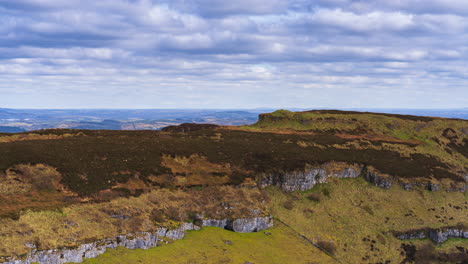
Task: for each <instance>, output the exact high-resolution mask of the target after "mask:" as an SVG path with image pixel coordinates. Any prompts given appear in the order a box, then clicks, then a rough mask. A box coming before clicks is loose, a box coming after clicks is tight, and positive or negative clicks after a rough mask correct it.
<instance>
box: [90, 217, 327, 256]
mask: <svg viewBox="0 0 468 264" xmlns="http://www.w3.org/2000/svg"><path fill="white" fill-rule="evenodd" d="M266 232H270V233H271V235H266V234H265V233H264V232H257V233H248V234H241V233H234V232H231V231H227V230H224V229H220V228H215V227H205V228H203V229H202V230H200V231H191V232H189V233H188V234H187V235H186V237H185V238H184V239H182V240H178V241H174V242H173V243H170V244H163V245H162V246H159V247H156V248H152V249H148V250H138V249H137V250H129V249H125V248H118V249H116V250H108V251H107V252H106V253H104V254H102V255H100V256H98V257H97V258H94V259H88V260H86V261H85V262H83V263H84V264H107V263H109V264H118V263H122V264H124V263H125V264H127V263H143V264H149V263H151V264H156V263H174V264H177V263H190V264H197V263H213V264H219V263H235V264H242V263H245V262H246V261H249V262H252V263H256V264H261V263H265V264H275V263H277V264H283V263H297V264H301V263H304V264H306V263H335V262H334V261H333V259H332V258H330V257H328V256H327V255H325V254H323V253H322V252H320V251H319V250H318V249H316V248H315V247H313V246H311V245H310V244H308V243H307V242H305V241H304V240H303V239H302V238H300V237H298V236H297V235H296V234H294V233H293V232H292V231H291V230H289V229H288V228H287V227H285V226H284V225H281V224H279V223H277V224H276V226H275V227H274V228H272V229H270V230H266ZM225 241H229V242H228V243H229V244H227V243H226V242H225ZM231 243H232V245H230V244H231Z"/></svg>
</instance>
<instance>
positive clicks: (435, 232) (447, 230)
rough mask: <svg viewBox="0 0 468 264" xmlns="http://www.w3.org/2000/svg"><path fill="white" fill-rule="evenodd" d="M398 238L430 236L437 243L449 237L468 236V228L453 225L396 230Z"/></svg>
mask: <svg viewBox="0 0 468 264" xmlns="http://www.w3.org/2000/svg"><path fill="white" fill-rule="evenodd" d="M395 236H396V237H397V238H398V239H402V240H407V239H423V238H429V239H430V240H432V241H433V242H434V243H436V244H440V243H443V242H445V241H447V239H449V238H468V229H467V228H466V227H464V226H461V225H460V226H451V227H442V228H424V229H418V230H411V231H406V232H395Z"/></svg>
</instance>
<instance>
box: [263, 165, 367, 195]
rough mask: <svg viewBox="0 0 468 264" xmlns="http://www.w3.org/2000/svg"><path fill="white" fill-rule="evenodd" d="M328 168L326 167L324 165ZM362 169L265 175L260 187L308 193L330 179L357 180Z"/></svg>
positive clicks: (309, 170)
mask: <svg viewBox="0 0 468 264" xmlns="http://www.w3.org/2000/svg"><path fill="white" fill-rule="evenodd" d="M324 166H326V165H324ZM361 170H362V169H357V170H356V169H353V168H345V169H343V170H342V171H338V172H334V173H330V174H328V175H327V172H326V170H325V169H324V168H312V169H307V170H304V171H293V172H287V173H272V174H268V175H264V176H263V179H262V180H261V182H260V187H262V188H264V187H266V186H269V185H275V186H278V187H279V188H281V189H282V190H283V191H285V192H292V191H306V190H309V189H311V188H312V187H314V185H316V184H317V183H324V182H326V181H327V179H328V178H330V177H335V178H356V177H358V176H359V175H360V174H361Z"/></svg>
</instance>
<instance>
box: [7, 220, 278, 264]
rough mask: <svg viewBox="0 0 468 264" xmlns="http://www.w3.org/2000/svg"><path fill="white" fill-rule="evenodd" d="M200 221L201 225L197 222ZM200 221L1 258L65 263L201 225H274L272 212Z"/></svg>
mask: <svg viewBox="0 0 468 264" xmlns="http://www.w3.org/2000/svg"><path fill="white" fill-rule="evenodd" d="M197 224H198V225H197ZM197 224H193V223H183V224H181V225H180V226H179V227H178V228H176V229H167V228H159V229H157V230H156V231H154V232H140V233H136V234H127V235H120V236H116V237H112V238H106V239H102V240H98V241H95V242H92V243H86V244H82V245H81V246H78V247H76V248H64V249H51V250H43V251H38V250H36V249H35V247H34V246H32V245H31V246H30V247H31V252H30V253H29V254H27V255H26V256H24V257H21V258H19V257H11V258H8V259H3V260H2V259H0V263H4V264H31V263H33V262H36V263H40V264H63V263H67V262H75V263H80V262H83V260H84V259H88V258H95V257H97V256H99V255H101V254H103V253H104V252H106V250H107V249H108V248H110V249H115V248H117V247H125V248H128V249H137V248H138V249H149V248H152V247H156V246H158V244H160V243H161V242H164V240H165V239H166V240H167V239H171V240H177V239H182V238H184V236H185V234H186V231H188V230H199V229H200V228H201V227H205V226H214V227H221V228H224V229H227V230H231V231H234V232H240V233H250V232H257V231H261V230H264V229H267V228H270V227H272V226H273V219H272V217H270V216H265V217H252V218H239V219H233V220H230V219H221V220H217V219H203V220H200V221H198V223H197Z"/></svg>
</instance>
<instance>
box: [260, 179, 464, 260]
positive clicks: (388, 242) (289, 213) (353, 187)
mask: <svg viewBox="0 0 468 264" xmlns="http://www.w3.org/2000/svg"><path fill="white" fill-rule="evenodd" d="M268 193H269V195H270V197H271V212H272V214H273V215H274V216H275V217H277V218H279V219H280V220H281V221H283V222H284V223H285V224H287V225H289V226H291V227H293V228H294V229H295V230H296V231H297V232H298V233H300V234H302V235H305V236H306V237H308V238H309V239H311V240H313V241H315V242H319V241H326V242H331V243H332V245H333V247H334V248H336V251H335V256H336V258H337V259H339V260H341V261H342V263H401V262H402V261H403V260H404V259H405V257H406V255H405V254H404V250H403V249H402V245H403V244H415V245H417V247H418V249H421V248H422V247H423V246H431V245H432V244H433V243H432V242H431V241H429V240H424V241H416V242H415V241H401V240H399V239H397V238H395V236H394V234H393V232H394V231H408V230H412V229H418V228H423V227H432V228H436V227H443V226H450V225H456V224H459V223H461V224H465V225H466V224H468V218H467V217H466V212H467V211H468V196H467V195H466V194H463V193H447V192H429V191H423V190H419V191H405V190H403V189H401V188H398V187H393V188H391V189H389V190H384V189H380V188H378V187H375V186H372V185H370V184H369V183H367V182H365V181H364V180H362V179H341V180H338V179H335V180H333V181H332V182H330V183H325V184H321V185H319V186H316V187H314V188H313V189H312V190H310V191H306V192H294V193H289V194H288V193H283V192H280V191H278V190H277V189H276V188H269V189H268ZM461 245H462V246H464V247H465V248H466V241H460V242H459V243H457V244H456V243H453V244H452V246H450V247H445V248H444V247H442V248H443V249H444V250H446V251H451V252H457V249H456V248H455V247H456V246H461ZM439 249H441V248H440V247H439V248H437V249H436V250H439ZM467 250H468V248H467ZM467 252H468V251H467ZM466 258H468V254H467V255H466ZM467 260H468V259H467Z"/></svg>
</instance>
